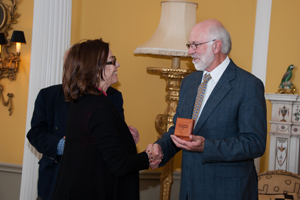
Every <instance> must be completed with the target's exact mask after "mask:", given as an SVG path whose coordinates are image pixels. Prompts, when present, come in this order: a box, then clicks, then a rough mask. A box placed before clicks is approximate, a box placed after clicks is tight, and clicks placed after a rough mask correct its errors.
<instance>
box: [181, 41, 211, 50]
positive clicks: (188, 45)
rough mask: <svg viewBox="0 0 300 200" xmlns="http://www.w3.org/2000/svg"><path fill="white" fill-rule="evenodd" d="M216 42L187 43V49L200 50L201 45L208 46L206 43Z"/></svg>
mask: <svg viewBox="0 0 300 200" xmlns="http://www.w3.org/2000/svg"><path fill="white" fill-rule="evenodd" d="M214 41H216V40H211V41H208V42H202V43H198V44H190V43H187V44H186V46H187V48H188V49H189V48H192V49H193V50H196V49H197V48H198V46H199V45H201V44H206V43H209V42H214Z"/></svg>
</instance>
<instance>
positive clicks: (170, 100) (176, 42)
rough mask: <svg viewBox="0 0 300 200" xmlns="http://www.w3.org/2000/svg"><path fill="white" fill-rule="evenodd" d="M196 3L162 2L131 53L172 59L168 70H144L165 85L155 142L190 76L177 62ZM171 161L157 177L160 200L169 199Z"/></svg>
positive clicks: (184, 54)
mask: <svg viewBox="0 0 300 200" xmlns="http://www.w3.org/2000/svg"><path fill="white" fill-rule="evenodd" d="M197 5H198V4H197V3H195V2H189V1H162V2H161V18H160V22H159V25H158V27H157V29H156V31H155V32H154V33H153V35H152V36H151V37H150V39H148V40H147V41H146V42H144V43H143V44H141V45H139V46H138V47H137V48H136V50H135V51H134V53H135V54H149V55H158V56H167V57H172V67H171V68H157V67H148V68H147V71H148V72H149V73H157V74H160V76H162V77H164V78H165V79H166V82H167V95H166V101H167V104H168V106H167V109H166V110H165V113H164V114H159V115H158V116H157V117H156V120H155V127H156V129H157V131H158V132H159V136H158V137H159V138H160V137H161V136H162V134H164V133H165V132H166V131H167V130H168V129H169V128H170V127H171V126H172V125H173V116H174V115H175V112H176V107H177V103H178V99H179V90H180V84H181V81H182V79H183V78H184V77H185V76H186V75H188V74H189V73H191V72H192V70H188V69H180V58H181V57H189V55H188V51H187V48H186V43H187V42H188V39H189V34H190V31H191V29H192V28H193V26H194V25H195V24H196V9H197ZM172 174H173V159H171V160H170V161H169V162H168V163H167V164H166V165H165V166H164V167H163V172H162V175H161V179H160V180H161V188H160V200H168V199H170V191H171V186H172V183H173V178H172Z"/></svg>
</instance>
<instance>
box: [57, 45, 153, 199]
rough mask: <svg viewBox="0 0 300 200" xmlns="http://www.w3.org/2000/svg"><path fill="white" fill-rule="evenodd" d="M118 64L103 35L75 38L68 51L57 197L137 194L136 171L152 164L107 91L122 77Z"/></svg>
mask: <svg viewBox="0 0 300 200" xmlns="http://www.w3.org/2000/svg"><path fill="white" fill-rule="evenodd" d="M118 67H120V65H119V63H118V62H117V61H116V57H115V56H113V54H112V52H111V50H110V49H109V45H108V43H105V42H103V41H102V39H97V40H87V41H85V42H82V43H78V44H75V45H73V46H72V47H71V48H70V50H69V51H68V53H67V55H66V58H65V62H64V72H63V82H62V84H63V88H64V94H65V98H66V100H67V101H71V102H72V104H71V108H70V112H69V118H68V124H67V132H66V138H67V139H66V144H65V149H64V154H63V157H62V162H61V166H60V170H59V174H58V179H57V182H56V186H55V191H54V195H53V200H68V199H78V200H97V199H109V200H110V199H127V200H128V199H130V200H135V199H139V174H138V171H139V170H143V169H148V167H149V160H148V155H147V153H146V152H142V153H139V154H137V150H136V146H135V141H134V139H133V137H132V135H131V133H130V130H129V129H128V126H127V125H126V123H125V122H124V120H123V119H122V118H121V117H120V115H119V114H118V112H117V110H116V109H115V108H114V106H113V105H112V103H111V102H110V101H109V100H108V99H107V97H106V90H107V88H108V87H109V86H111V85H112V84H114V83H117V82H118V77H117V70H118ZM150 147H151V145H149V146H148V147H147V149H150ZM150 159H151V156H150ZM152 164H153V163H152Z"/></svg>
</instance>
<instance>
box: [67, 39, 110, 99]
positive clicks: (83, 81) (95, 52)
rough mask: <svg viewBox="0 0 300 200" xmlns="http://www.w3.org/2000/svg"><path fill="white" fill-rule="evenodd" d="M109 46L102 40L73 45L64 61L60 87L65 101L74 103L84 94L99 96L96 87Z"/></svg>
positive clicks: (99, 93)
mask: <svg viewBox="0 0 300 200" xmlns="http://www.w3.org/2000/svg"><path fill="white" fill-rule="evenodd" d="M108 53H109V44H108V43H106V42H103V40H102V39H101V38H100V39H96V40H86V41H83V42H80V43H77V44H74V45H73V46H72V47H70V49H69V50H68V51H67V53H66V55H65V60H64V69H63V79H62V85H63V89H64V94H65V99H66V101H75V100H76V99H78V98H79V97H81V96H83V95H84V94H94V95H101V94H102V92H101V91H99V90H97V89H96V88H95V87H97V86H98V84H99V81H100V77H101V79H103V77H102V72H103V71H104V69H105V65H106V62H107V57H108Z"/></svg>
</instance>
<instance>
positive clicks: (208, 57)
mask: <svg viewBox="0 0 300 200" xmlns="http://www.w3.org/2000/svg"><path fill="white" fill-rule="evenodd" d="M192 57H193V58H198V59H199V61H198V62H195V61H193V63H194V66H195V68H196V70H197V71H204V70H205V69H206V68H207V67H208V66H209V65H210V64H211V63H212V62H213V61H214V60H215V54H214V53H213V52H212V49H211V47H209V48H207V51H206V53H205V55H202V56H199V55H198V54H196V53H195V54H193V56H192ZM201 57H202V58H201Z"/></svg>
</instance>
